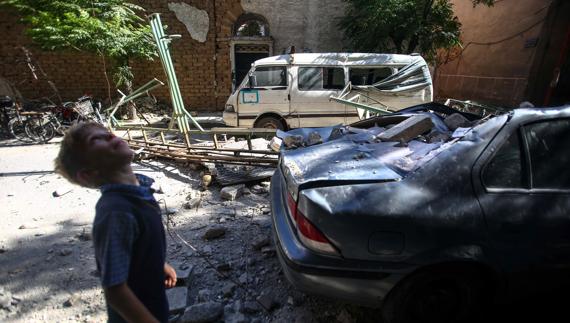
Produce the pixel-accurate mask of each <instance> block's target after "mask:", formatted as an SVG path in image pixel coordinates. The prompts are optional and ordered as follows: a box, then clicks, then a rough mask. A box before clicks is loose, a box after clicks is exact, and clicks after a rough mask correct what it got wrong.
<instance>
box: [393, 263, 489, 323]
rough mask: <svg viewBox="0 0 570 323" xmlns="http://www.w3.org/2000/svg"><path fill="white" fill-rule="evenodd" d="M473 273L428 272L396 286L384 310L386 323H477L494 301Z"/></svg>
mask: <svg viewBox="0 0 570 323" xmlns="http://www.w3.org/2000/svg"><path fill="white" fill-rule="evenodd" d="M488 283H489V282H488V281H487V280H486V279H484V276H483V275H482V274H480V273H479V272H477V271H476V270H473V269H467V268H466V269H450V270H437V271H433V270H425V271H421V272H418V273H416V274H414V275H413V276H411V277H410V278H408V279H407V280H405V281H403V282H402V283H401V284H399V285H398V286H396V289H394V290H393V291H392V292H391V293H390V294H389V295H388V298H387V299H386V301H385V302H384V304H383V306H382V317H383V319H384V322H385V323H408V322H418V323H436V322H437V323H446V322H449V323H451V322H477V318H478V317H479V315H481V314H482V312H483V310H485V309H486V305H489V304H488V302H489V300H490V299H491V296H492V295H490V291H491V290H492V289H491V288H489V286H490V285H489V284H488Z"/></svg>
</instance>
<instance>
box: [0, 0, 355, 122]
mask: <svg viewBox="0 0 570 323" xmlns="http://www.w3.org/2000/svg"><path fill="white" fill-rule="evenodd" d="M133 2H135V3H137V4H139V5H141V6H142V7H143V8H145V10H146V13H147V14H150V13H160V14H161V19H162V22H163V24H164V25H166V26H168V30H167V31H166V33H167V34H180V35H182V39H176V40H174V41H173V42H172V45H171V51H170V52H171V55H172V59H173V61H174V68H175V70H176V74H177V77H178V83H179V85H180V90H181V93H182V96H183V99H184V103H185V104H186V106H187V108H188V109H189V110H191V111H221V110H222V109H223V107H224V104H225V102H226V100H227V98H228V96H229V95H230V93H231V90H232V67H231V60H230V53H231V51H230V46H231V40H232V37H233V34H232V32H233V27H234V24H235V22H236V21H237V19H238V18H239V17H240V16H241V15H242V14H244V13H245V12H252V13H257V14H260V15H263V16H264V17H265V18H266V19H267V20H268V23H269V28H270V33H271V36H272V37H273V39H274V41H275V44H274V53H275V54H279V53H281V52H282V51H283V50H284V49H285V48H287V47H288V46H291V45H295V46H296V48H297V50H298V51H302V50H303V49H304V48H308V49H310V50H312V51H313V52H316V51H322V52H326V51H339V50H341V49H342V36H341V33H340V32H339V31H338V28H337V27H336V17H339V16H341V15H342V13H343V7H344V4H343V2H342V0H332V1H325V0H310V1H301V0H287V1H279V0H272V1H261V0H174V1H152V0H138V1H137V0H134V1H133ZM242 5H243V7H242ZM24 30H25V28H24V26H23V25H21V24H19V23H18V16H17V14H16V13H14V12H13V11H10V10H6V9H5V8H2V10H0V31H1V32H2V34H3V35H4V38H3V40H4V42H3V46H1V47H0V76H2V77H5V78H7V79H8V80H9V81H10V82H12V83H16V84H18V89H19V90H20V91H21V92H22V93H23V94H24V96H25V97H26V98H30V99H32V98H38V97H42V96H49V95H51V90H50V88H49V85H48V84H47V82H45V81H44V82H41V81H26V80H25V79H26V78H29V77H28V76H27V75H26V69H25V64H22V66H19V65H18V66H16V65H15V64H14V62H15V61H16V60H17V59H22V55H21V50H20V46H22V45H25V46H27V47H29V48H30V49H31V50H32V53H33V55H34V58H35V59H36V60H37V62H38V63H39V65H40V66H41V67H43V69H44V70H45V71H46V73H47V74H48V75H49V77H50V79H51V80H52V81H54V83H55V84H56V85H57V87H58V89H59V90H60V92H61V95H62V97H63V99H64V100H75V99H76V98H78V97H79V96H81V95H83V94H85V93H90V94H92V95H94V96H95V97H97V98H101V99H106V98H107V82H106V80H105V76H104V73H103V62H102V60H101V58H99V57H97V56H95V55H89V54H82V53H78V52H74V51H68V52H58V53H54V52H44V51H41V50H39V49H38V48H35V47H33V46H32V45H31V41H30V39H29V38H28V37H27V36H25V35H24ZM106 64H107V70H108V71H109V72H110V64H111V62H109V61H106ZM131 65H132V67H133V72H134V75H135V82H134V85H135V87H138V86H140V85H142V84H144V83H146V82H148V81H149V80H150V79H152V78H153V77H156V78H158V79H160V80H162V81H166V76H165V74H164V71H163V70H162V66H161V64H160V60H159V59H158V58H155V59H154V60H153V61H151V62H148V61H137V60H133V61H132V62H131ZM109 77H110V79H111V80H110V81H111V82H113V81H112V78H111V75H110V74H109ZM111 88H112V90H111V91H112V93H111V94H112V97H113V98H114V99H116V98H117V97H118V96H119V95H118V93H117V92H116V90H115V86H114V85H111ZM153 94H154V95H155V96H157V98H158V99H159V100H161V101H164V102H166V103H170V97H169V93H168V89H167V88H166V87H162V88H159V89H157V90H154V91H153Z"/></svg>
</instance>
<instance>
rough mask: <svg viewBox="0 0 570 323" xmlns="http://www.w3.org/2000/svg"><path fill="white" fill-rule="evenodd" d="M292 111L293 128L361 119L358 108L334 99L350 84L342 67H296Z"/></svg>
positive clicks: (289, 120)
mask: <svg viewBox="0 0 570 323" xmlns="http://www.w3.org/2000/svg"><path fill="white" fill-rule="evenodd" d="M292 69H293V70H292V74H293V80H292V84H291V114H290V115H289V118H288V123H289V125H291V126H292V127H322V126H330V125H333V124H339V123H345V124H346V123H351V122H353V121H357V120H358V114H357V112H356V109H355V108H353V107H349V106H347V105H344V104H340V103H337V102H334V101H331V100H330V97H331V95H334V96H338V95H339V94H340V92H341V91H342V89H343V88H344V86H345V85H346V77H345V69H344V67H342V66H333V67H326V66H295V67H292Z"/></svg>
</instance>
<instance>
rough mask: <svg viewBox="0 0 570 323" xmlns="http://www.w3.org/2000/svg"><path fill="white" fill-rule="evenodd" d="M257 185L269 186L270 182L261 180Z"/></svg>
mask: <svg viewBox="0 0 570 323" xmlns="http://www.w3.org/2000/svg"><path fill="white" fill-rule="evenodd" d="M259 185H261V186H263V187H267V188H269V186H271V182H261V183H259Z"/></svg>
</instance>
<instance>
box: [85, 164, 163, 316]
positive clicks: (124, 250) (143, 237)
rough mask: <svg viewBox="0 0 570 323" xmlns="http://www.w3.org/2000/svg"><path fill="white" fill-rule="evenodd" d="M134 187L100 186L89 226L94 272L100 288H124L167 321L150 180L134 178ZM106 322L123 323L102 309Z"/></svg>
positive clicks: (160, 245) (158, 219)
mask: <svg viewBox="0 0 570 323" xmlns="http://www.w3.org/2000/svg"><path fill="white" fill-rule="evenodd" d="M137 179H138V180H139V184H140V186H135V185H125V184H108V185H103V186H102V187H101V194H102V195H101V198H100V199H99V201H98V202H97V206H96V214H95V220H94V222H93V242H94V246H95V259H96V262H97V269H98V270H99V272H100V274H101V284H102V286H103V287H104V288H108V287H112V286H116V285H119V284H122V283H127V285H128V286H129V288H130V289H131V290H132V291H133V293H134V294H135V295H136V296H137V297H138V299H139V300H140V301H141V302H142V303H143V304H144V305H145V306H146V308H147V309H148V310H149V311H150V312H151V313H152V314H153V315H154V316H155V317H156V318H157V319H158V320H159V321H161V322H167V321H168V301H167V299H166V293H165V287H164V279H165V277H164V261H165V254H166V243H165V237H164V228H163V226H162V219H161V216H160V207H159V206H158V203H157V202H156V200H155V199H154V197H153V195H152V194H153V192H154V190H153V189H152V188H150V185H151V184H152V182H153V180H152V179H150V178H148V177H146V176H144V175H139V174H137ZM107 310H108V313H109V321H110V322H124V320H123V319H122V318H121V317H120V315H119V314H118V313H117V312H115V311H114V310H113V309H112V308H110V307H109V306H107Z"/></svg>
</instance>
